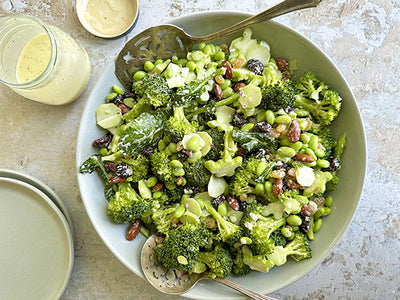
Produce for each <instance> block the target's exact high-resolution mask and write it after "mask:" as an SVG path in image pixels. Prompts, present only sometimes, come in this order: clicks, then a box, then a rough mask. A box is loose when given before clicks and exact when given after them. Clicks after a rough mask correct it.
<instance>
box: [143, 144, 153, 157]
mask: <svg viewBox="0 0 400 300" xmlns="http://www.w3.org/2000/svg"><path fill="white" fill-rule="evenodd" d="M153 152H154V149H153V147H150V146H148V147H145V148H143V149H142V150H141V151H140V153H141V154H143V155H146V156H148V155H150V154H152V153H153Z"/></svg>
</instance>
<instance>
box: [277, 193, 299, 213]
mask: <svg viewBox="0 0 400 300" xmlns="http://www.w3.org/2000/svg"><path fill="white" fill-rule="evenodd" d="M278 201H279V202H280V203H282V204H283V210H284V211H285V212H286V213H287V214H297V213H298V212H299V211H300V209H301V205H300V202H298V201H297V200H296V199H295V198H294V197H293V195H292V191H291V190H288V191H285V192H284V193H281V194H280V195H279V197H278Z"/></svg>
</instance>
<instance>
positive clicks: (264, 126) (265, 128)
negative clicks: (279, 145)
mask: <svg viewBox="0 0 400 300" xmlns="http://www.w3.org/2000/svg"><path fill="white" fill-rule="evenodd" d="M255 128H256V129H257V131H259V132H269V131H270V130H271V129H272V126H271V124H269V123H268V122H267V121H262V122H258V123H256V125H255Z"/></svg>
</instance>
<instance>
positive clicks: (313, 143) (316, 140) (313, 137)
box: [308, 134, 319, 150]
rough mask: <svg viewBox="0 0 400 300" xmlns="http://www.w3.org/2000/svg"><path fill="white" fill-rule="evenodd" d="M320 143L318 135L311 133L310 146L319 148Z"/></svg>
mask: <svg viewBox="0 0 400 300" xmlns="http://www.w3.org/2000/svg"><path fill="white" fill-rule="evenodd" d="M318 143H319V138H318V136H317V135H315V134H313V135H311V137H310V141H309V142H308V147H310V148H311V149H313V150H315V149H317V146H318Z"/></svg>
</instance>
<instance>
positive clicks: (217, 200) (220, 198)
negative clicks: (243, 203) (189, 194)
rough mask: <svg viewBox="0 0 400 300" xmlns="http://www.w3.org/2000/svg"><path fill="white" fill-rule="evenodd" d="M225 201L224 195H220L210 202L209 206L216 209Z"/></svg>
mask: <svg viewBox="0 0 400 300" xmlns="http://www.w3.org/2000/svg"><path fill="white" fill-rule="evenodd" d="M224 200H225V195H220V196H218V197H217V198H214V199H212V200H211V204H212V206H213V207H214V208H215V209H218V205H220V204H221V203H222V202H224Z"/></svg>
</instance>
